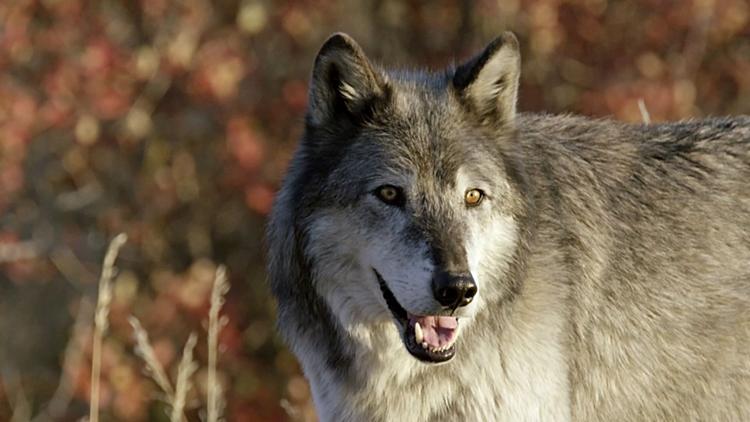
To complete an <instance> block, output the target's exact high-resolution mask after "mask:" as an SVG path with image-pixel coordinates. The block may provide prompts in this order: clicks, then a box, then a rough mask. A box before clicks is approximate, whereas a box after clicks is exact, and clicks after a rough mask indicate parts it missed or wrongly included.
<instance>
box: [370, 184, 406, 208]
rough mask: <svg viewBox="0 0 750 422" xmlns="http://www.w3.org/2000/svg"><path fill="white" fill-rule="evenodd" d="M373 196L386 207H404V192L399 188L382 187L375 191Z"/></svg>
mask: <svg viewBox="0 0 750 422" xmlns="http://www.w3.org/2000/svg"><path fill="white" fill-rule="evenodd" d="M375 196H377V197H378V199H380V200H381V201H383V202H385V203H386V204H388V205H395V206H399V207H400V206H402V205H404V202H405V200H404V192H403V191H402V190H401V188H397V187H396V186H392V185H383V186H380V187H379V188H377V189H375Z"/></svg>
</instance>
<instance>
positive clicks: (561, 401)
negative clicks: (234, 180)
mask: <svg viewBox="0 0 750 422" xmlns="http://www.w3.org/2000/svg"><path fill="white" fill-rule="evenodd" d="M518 62H519V61H518V48H517V44H516V41H515V38H514V37H513V36H512V35H510V34H504V35H503V36H501V37H500V38H498V40H496V41H495V42H493V43H492V44H490V46H488V48H487V49H486V50H485V51H484V52H483V53H481V54H480V55H479V56H477V57H476V58H475V59H473V60H471V61H469V62H467V64H465V65H463V66H461V67H458V68H456V69H448V70H446V71H445V72H442V73H436V74H427V73H405V72H400V73H397V72H387V71H384V70H380V69H378V68H376V67H375V66H373V65H372V64H370V62H369V61H368V60H367V59H366V57H365V56H364V54H363V53H362V51H361V49H360V48H359V47H358V46H357V45H356V43H354V41H353V40H351V39H350V38H349V37H347V36H345V35H341V34H338V35H334V36H333V37H332V38H331V39H329V41H328V42H327V43H326V45H324V47H323V48H322V49H321V53H320V55H319V57H318V59H317V60H316V66H315V70H314V71H313V83H312V86H311V90H310V96H311V98H310V104H311V106H310V110H309V113H308V119H307V124H306V130H305V135H304V137H303V139H302V141H301V144H300V147H299V149H298V151H297V153H296V154H295V157H294V159H293V161H292V164H291V166H290V169H289V173H288V175H287V177H286V180H285V182H284V185H283V187H282V189H281V192H280V193H279V195H278V197H277V200H276V204H275V206H274V210H273V213H272V216H271V221H270V224H269V227H268V241H269V264H268V266H269V273H270V279H271V287H272V291H273V293H274V295H275V297H276V298H277V300H278V328H279V330H280V332H281V334H282V336H283V338H284V339H285V340H286V342H287V343H288V344H289V346H290V347H291V349H292V351H293V352H294V353H295V354H296V355H297V357H298V358H299V359H300V361H301V362H302V366H303V369H304V371H305V375H306V376H307V378H308V379H309V380H310V382H311V386H312V390H313V396H314V399H315V403H316V406H317V408H318V411H319V414H320V417H321V419H322V420H337V421H338V420H368V421H370V420H372V421H390V420H404V421H406V420H408V421H418V420H424V421H426V420H430V421H432V420H507V421H521V420H529V421H532V420H554V421H558V420H559V421H566V420H573V421H600V420H612V421H619V420H663V421H740V420H750V119H749V118H746V117H734V118H718V119H708V120H701V121H687V122H678V123H669V124H658V125H631V124H624V123H618V122H613V121H609V120H593V119H588V118H582V117H574V116H554V115H538V114H525V113H520V114H517V113H516V112H515V96H516V94H515V93H516V90H517V75H518V73H519V72H518V69H517V68H515V67H514V66H517V64H518ZM498 63H501V64H502V66H494V67H493V65H497V64H498ZM488 72H489V73H488ZM493 81H494V82H493ZM495 82H496V83H497V85H496V86H494V87H493V86H492V84H493V83H495ZM342 83H346V86H344V85H343V84H342ZM482 84H483V85H482ZM479 86H483V87H484V88H483V89H477V87H479ZM488 104H492V105H493V106H488ZM383 183H390V184H394V185H395V184H398V186H402V187H404V190H405V192H406V198H407V199H406V204H405V206H404V207H403V209H397V208H393V207H387V206H383V205H382V204H378V202H377V200H376V199H374V197H373V195H372V194H371V192H372V189H373V186H377V185H378V184H383ZM467 186H468V187H481V188H483V189H486V190H487V191H488V192H489V194H488V197H487V200H486V201H484V202H483V203H482V204H481V206H480V207H476V209H468V208H466V207H465V206H464V204H463V200H462V197H461V192H463V190H464V189H465V188H466V187H467ZM476 245H480V246H476ZM475 246H476V247H475ZM478 250H479V251H481V254H479V255H478V256H481V260H479V262H474V263H472V256H471V255H472V253H475V252H476V251H478ZM368 259H373V260H374V261H372V262H375V264H373V265H380V266H385V267H387V268H386V270H387V271H390V273H389V274H390V275H391V278H390V279H386V281H387V283H388V284H389V287H391V288H392V289H393V291H394V294H395V295H396V296H397V299H398V301H399V302H400V303H402V304H404V306H405V307H406V308H407V309H409V308H410V307H411V308H412V309H409V311H410V312H414V313H423V314H425V315H426V314H443V313H444V311H443V310H441V309H439V308H438V307H433V303H432V302H431V301H430V300H429V293H428V292H423V291H422V290H424V289H422V288H421V287H420V286H421V284H419V283H421V282H422V280H426V278H425V277H429V274H431V272H432V271H435V270H436V269H438V268H446V267H450V266H454V267H466V266H467V265H468V266H472V265H474V267H473V269H472V273H475V276H478V285H479V293H478V296H477V299H475V301H474V302H475V303H472V305H471V306H469V307H467V308H466V309H462V310H459V311H458V315H459V319H460V321H462V324H464V323H465V326H463V327H462V330H461V334H460V336H459V338H458V340H457V343H456V349H457V351H456V355H455V357H454V358H453V359H452V360H450V361H449V362H447V363H444V364H440V365H435V364H426V363H422V362H420V361H418V360H417V359H415V358H413V357H412V356H411V355H410V354H409V353H408V352H407V351H406V349H405V347H404V345H403V343H402V341H401V338H400V332H399V329H398V327H397V325H396V324H395V323H394V320H393V317H392V315H391V313H390V311H389V310H388V308H387V307H386V304H385V301H384V299H383V297H382V296H381V294H380V292H379V290H378V287H377V281H376V279H375V278H374V276H373V275H372V271H371V268H365V265H364V263H365V262H367V263H369V262H371V261H368ZM384 262H385V263H386V264H383V263H384ZM389 263H390V264H389ZM368 265H369V264H368ZM378 271H380V268H378ZM417 311H419V312H417Z"/></svg>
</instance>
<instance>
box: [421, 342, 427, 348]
mask: <svg viewBox="0 0 750 422" xmlns="http://www.w3.org/2000/svg"><path fill="white" fill-rule="evenodd" d="M422 348H423V349H426V348H427V342H426V341H423V342H422Z"/></svg>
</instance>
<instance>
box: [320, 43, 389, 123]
mask: <svg viewBox="0 0 750 422" xmlns="http://www.w3.org/2000/svg"><path fill="white" fill-rule="evenodd" d="M385 89H386V84H385V81H384V77H383V75H382V74H381V73H380V72H378V71H377V70H376V69H375V68H374V67H373V66H372V65H371V64H370V61H369V60H368V59H367V57H366V56H365V53H364V52H363V51H362V48H361V47H360V46H359V45H358V44H357V43H356V41H354V39H352V38H351V37H350V36H348V35H346V34H343V33H336V34H333V35H331V37H330V38H328V40H327V41H326V42H325V43H324V44H323V46H322V47H321V48H320V52H318V56H317V57H316V58H315V65H314V68H313V73H312V80H311V82H310V103H309V106H308V113H309V117H310V118H311V119H312V123H313V124H314V125H320V124H323V123H325V122H327V121H329V120H332V119H339V118H351V117H356V116H358V115H360V114H361V113H362V112H363V111H366V109H367V108H368V107H369V106H371V105H372V103H373V101H375V100H377V99H378V98H381V97H383V96H384V93H385Z"/></svg>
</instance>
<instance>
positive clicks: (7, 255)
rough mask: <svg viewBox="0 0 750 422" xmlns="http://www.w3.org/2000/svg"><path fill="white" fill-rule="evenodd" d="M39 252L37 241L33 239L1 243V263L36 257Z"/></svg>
mask: <svg viewBox="0 0 750 422" xmlns="http://www.w3.org/2000/svg"><path fill="white" fill-rule="evenodd" d="M38 253H39V251H38V250H37V246H36V242H34V241H31V240H27V241H23V242H16V243H0V263H3V262H13V261H20V260H23V259H32V258H36V257H37V256H38Z"/></svg>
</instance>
